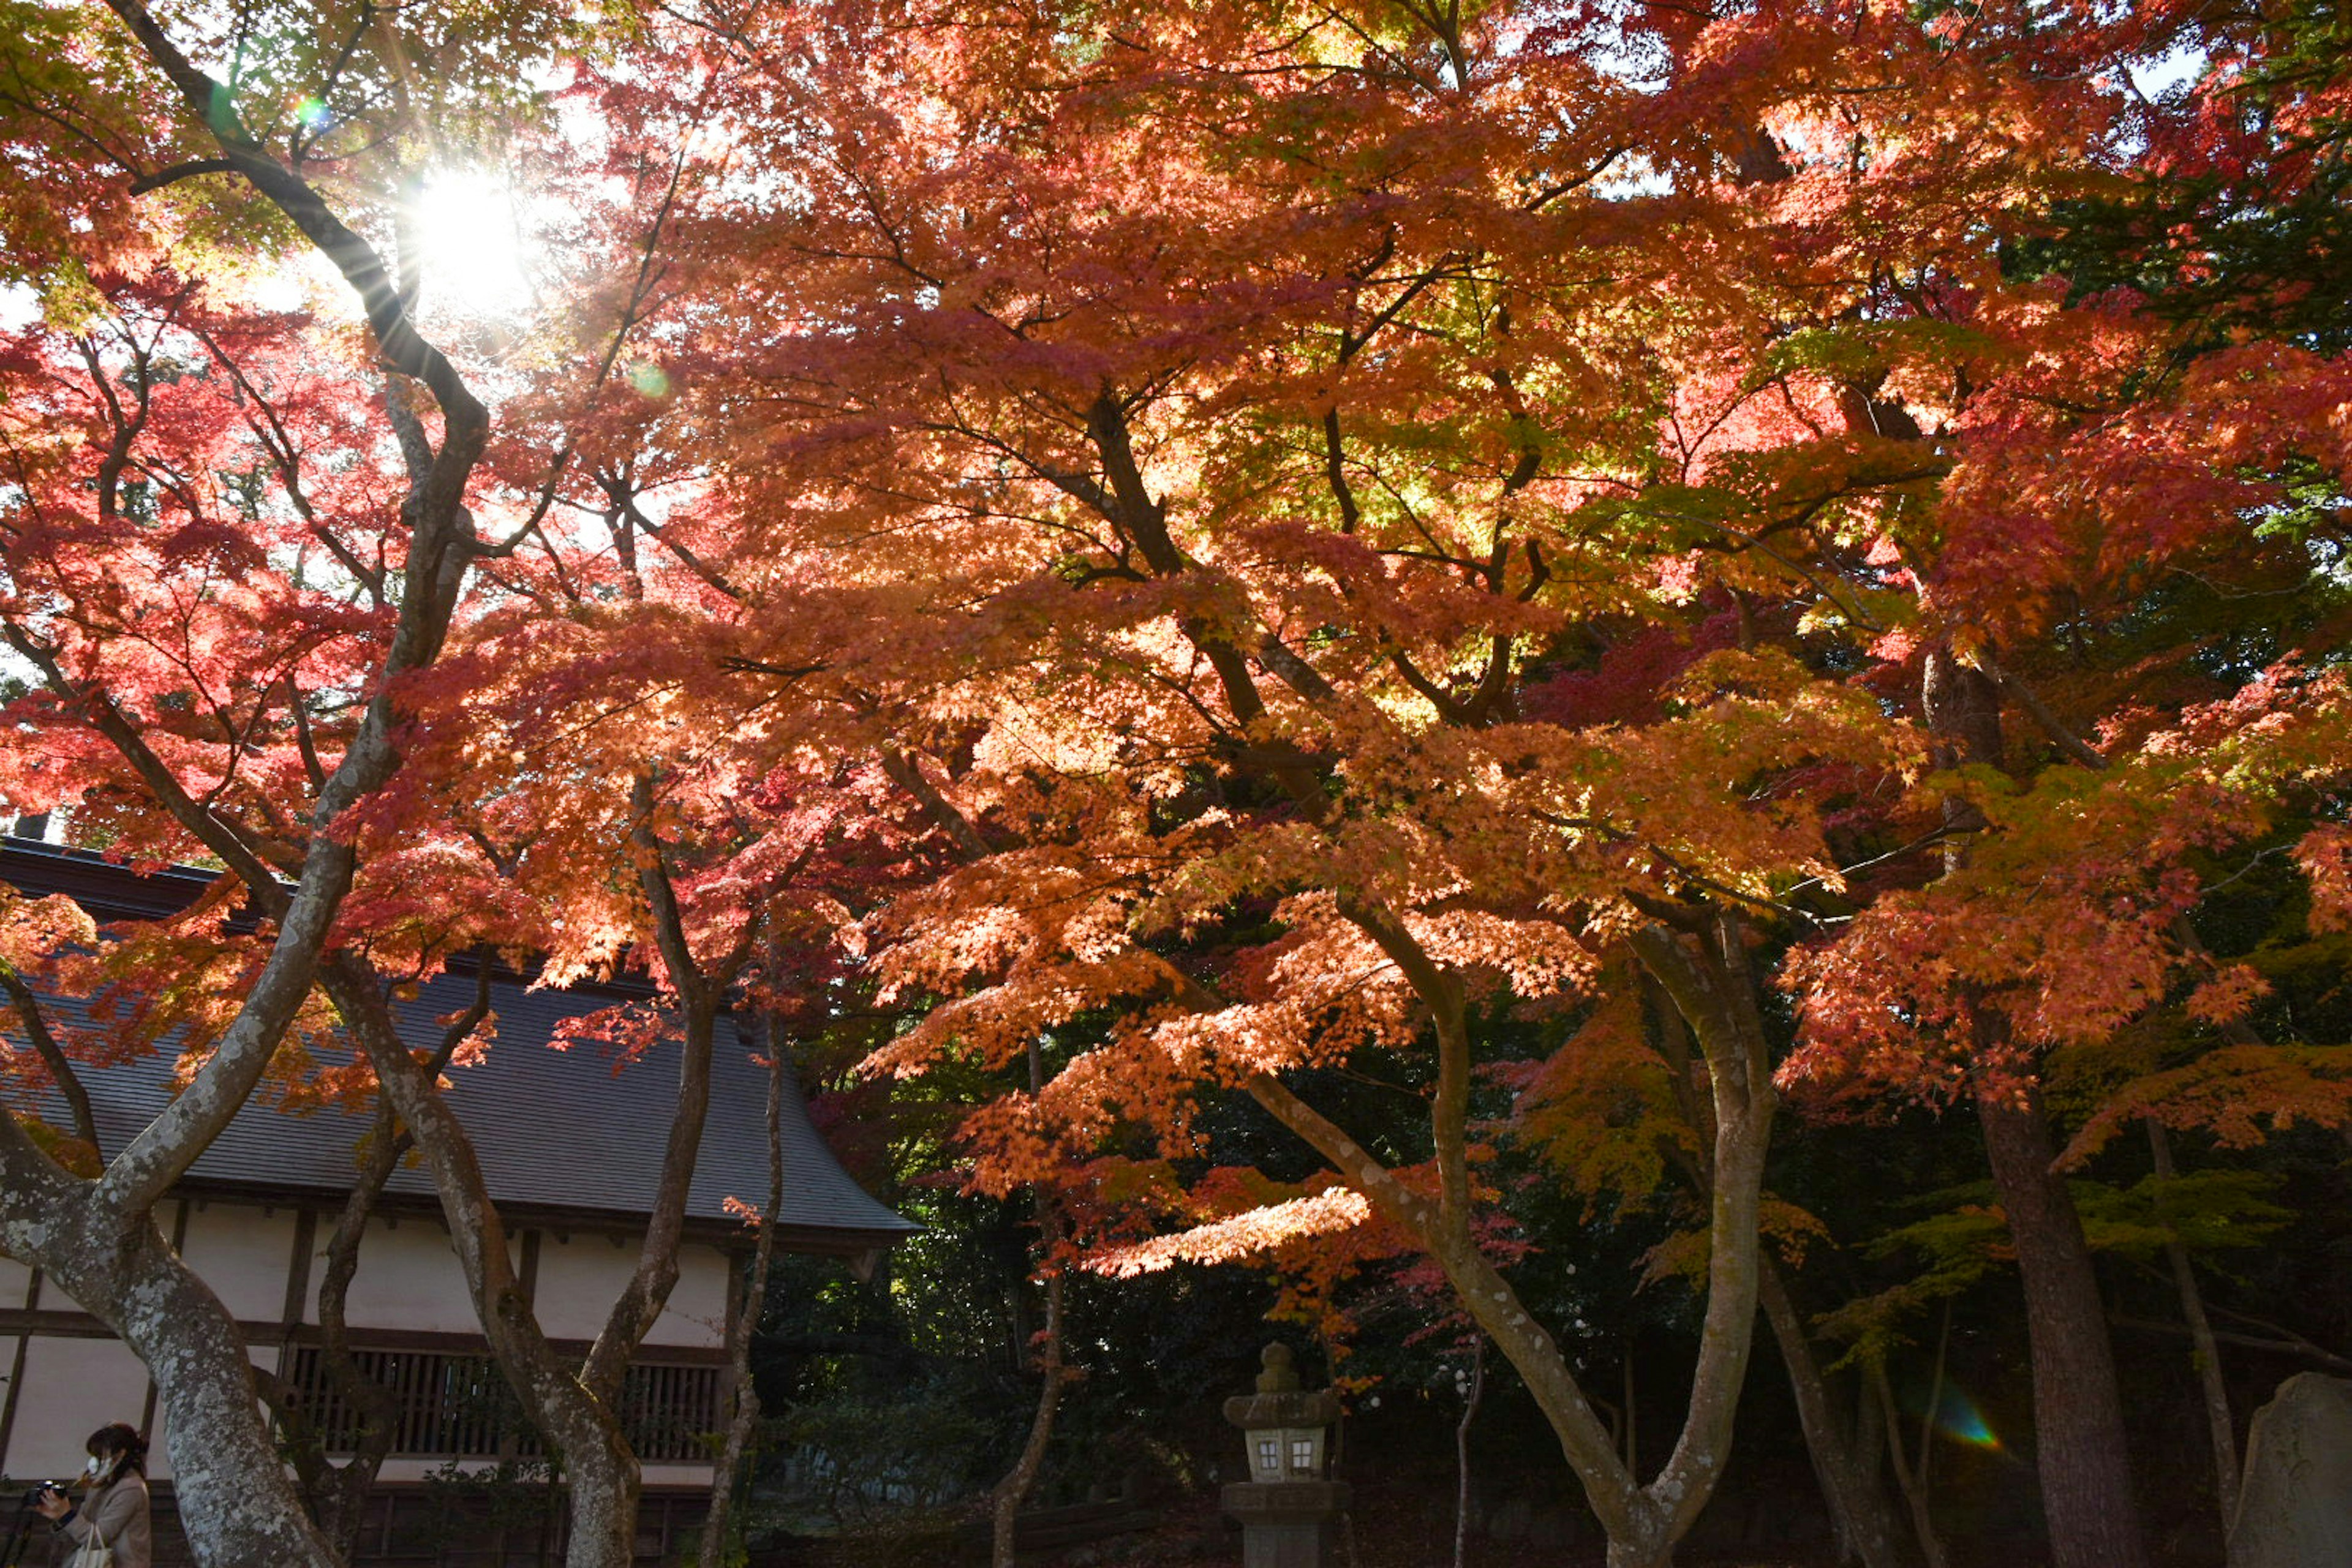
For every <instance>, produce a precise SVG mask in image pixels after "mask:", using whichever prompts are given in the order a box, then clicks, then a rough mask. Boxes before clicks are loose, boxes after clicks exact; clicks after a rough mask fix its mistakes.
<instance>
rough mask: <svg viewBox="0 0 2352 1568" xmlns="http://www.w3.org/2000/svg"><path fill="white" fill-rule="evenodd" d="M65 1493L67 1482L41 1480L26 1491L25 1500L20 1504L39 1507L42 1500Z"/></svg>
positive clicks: (61, 1495)
mask: <svg viewBox="0 0 2352 1568" xmlns="http://www.w3.org/2000/svg"><path fill="white" fill-rule="evenodd" d="M65 1495H66V1484H65V1482H63V1481H41V1482H39V1483H37V1484H36V1485H35V1486H34V1487H33V1488H32V1489H31V1490H29V1491H27V1492H26V1494H25V1500H24V1502H23V1503H22V1504H21V1505H20V1506H22V1507H25V1508H38V1507H40V1506H41V1500H42V1499H44V1498H48V1497H63V1496H65Z"/></svg>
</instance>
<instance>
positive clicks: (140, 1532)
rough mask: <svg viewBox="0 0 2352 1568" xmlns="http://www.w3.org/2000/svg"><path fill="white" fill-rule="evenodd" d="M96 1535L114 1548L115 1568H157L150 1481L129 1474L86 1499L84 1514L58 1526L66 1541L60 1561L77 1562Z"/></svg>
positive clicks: (101, 1541) (137, 1475)
mask: <svg viewBox="0 0 2352 1568" xmlns="http://www.w3.org/2000/svg"><path fill="white" fill-rule="evenodd" d="M93 1532H95V1533H96V1535H97V1537H98V1539H99V1541H100V1543H102V1544H104V1545H107V1546H111V1547H112V1548H114V1568H154V1564H155V1528H154V1524H153V1522H152V1521H151V1520H150V1519H149V1518H148V1507H147V1478H146V1477H144V1476H142V1475H141V1474H140V1473H139V1472H138V1471H136V1470H125V1471H123V1472H122V1474H121V1475H119V1476H117V1477H115V1478H114V1479H113V1480H111V1481H109V1482H108V1483H107V1484H106V1485H104V1486H102V1487H100V1488H98V1489H96V1490H94V1491H92V1492H91V1493H90V1494H89V1496H88V1497H86V1498H84V1499H82V1502H81V1509H80V1510H79V1512H77V1513H76V1514H74V1516H73V1517H72V1518H70V1519H68V1520H67V1521H65V1522H64V1523H62V1524H60V1525H58V1533H59V1534H60V1535H62V1536H64V1537H65V1538H66V1542H63V1543H60V1544H59V1547H58V1554H59V1561H61V1562H64V1563H71V1562H73V1560H74V1555H75V1553H77V1552H79V1551H80V1550H81V1549H82V1547H83V1546H84V1545H85V1544H86V1543H87V1542H89V1539H90V1536H91V1534H92V1533H93ZM68 1543H69V1544H68Z"/></svg>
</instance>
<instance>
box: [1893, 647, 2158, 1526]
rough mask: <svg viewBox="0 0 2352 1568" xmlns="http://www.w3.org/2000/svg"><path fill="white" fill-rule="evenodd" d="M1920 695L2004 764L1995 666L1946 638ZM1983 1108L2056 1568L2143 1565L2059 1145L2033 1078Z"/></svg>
mask: <svg viewBox="0 0 2352 1568" xmlns="http://www.w3.org/2000/svg"><path fill="white" fill-rule="evenodd" d="M1920 699H1921V705H1922V707H1923V709H1924V710H1925V711H1926V714H1927V727H1928V729H1929V731H1931V732H1932V733H1933V734H1934V736H1935V738H1936V752H1937V762H1938V763H1940V764H1942V765H1945V766H1954V765H1958V764H1961V763H1977V764H1981V765H1984V766H1988V767H1999V766H2000V765H2001V762H2002V751H2003V747H2002V743H2001V723H2000V689H1999V687H1998V686H1997V685H1996V684H1995V683H1994V681H1993V679H1992V678H1991V677H1990V676H1989V675H1987V674H1986V673H1985V672H1984V671H1983V670H1981V669H1979V668H1975V667H1973V666H1971V665H1969V664H1966V663H1963V662H1962V661H1961V660H1960V659H1959V658H1957V657H1956V656H1955V655H1954V654H1953V653H1952V651H1951V650H1950V649H1949V648H1946V647H1938V648H1936V649H1933V650H1931V651H1930V652H1929V654H1928V655H1927V661H1926V664H1925V668H1924V669H1923V672H1922V679H1921V688H1920ZM1945 820H1946V822H1947V824H1948V826H1953V827H1958V828H1968V827H1973V826H1980V825H1981V822H1982V818H1981V816H1980V815H1979V814H1978V813H1977V812H1976V810H1975V808H1974V807H1972V806H1969V805H1965V804H1964V803H1961V802H1958V801H1953V802H1950V803H1948V805H1946V808H1945ZM1966 854H1967V851H1966V849H1965V847H1963V846H1962V845H1961V844H1959V843H1958V842H1957V841H1956V842H1954V843H1953V844H1951V845H1949V846H1948V847H1947V848H1946V850H1945V855H1946V861H1947V864H1948V866H1958V864H1959V863H1960V862H1961V861H1962V860H1963V859H1965V858H1966ZM2006 1028H2007V1020H2006V1019H2005V1018H2004V1017H2002V1016H2000V1015H1999V1014H1997V1013H1994V1012H1992V1011H1990V1010H1989V1009H1988V1010H1984V1011H1980V1012H1979V1016H1978V1022H1977V1026H1976V1034H1977V1038H1976V1040H1975V1042H1974V1043H1975V1045H1976V1047H1977V1050H1978V1054H1979V1057H1980V1058H1982V1057H1985V1056H1989V1055H1990V1054H1991V1051H1990V1047H1993V1046H1995V1045H1999V1044H2001V1043H2003V1040H2004V1036H2005V1031H2006ZM1977 1111H1978V1117H1979V1121H1980V1122H1981V1123H1982V1125H1983V1127H1984V1135H1985V1152H1986V1154H1987V1155H1988V1157H1989V1158H1990V1161H1991V1163H1992V1178H1993V1185H1994V1187H1995V1189H1996V1190H1997V1191H1998V1192H1999V1193H2000V1202H2001V1206H2002V1208H2003V1209H2004V1210H2006V1211H2007V1213H2008V1215H2009V1226H2010V1234H2011V1239H2012V1240H2013V1241H2014V1243H2015V1244H2016V1247H2017V1264H2018V1271H2019V1273H2020V1274H2021V1276H2022V1277H2023V1279H2024V1285H2025V1326H2026V1335H2027V1339H2028V1341H2029V1342H2030V1344H2031V1346H2032V1358H2033V1426H2034V1435H2035V1443H2036V1460H2037V1468H2038V1470H2039V1472H2040V1475H2041V1478H2042V1510H2043V1512H2044V1513H2045V1515H2046V1516H2047V1518H2048V1520H2049V1523H2050V1547H2051V1552H2052V1553H2053V1557H2054V1559H2055V1561H2056V1564H2057V1568H2140V1565H2141V1564H2143V1563H2146V1562H2147V1548H2146V1546H2145V1544H2144V1543H2143V1542H2142V1541H2141V1539H2140V1531H2139V1519H2138V1514H2137V1510H2136V1509H2135V1507H2134V1504H2133V1500H2132V1488H2131V1467H2130V1461H2129V1458H2128V1457H2127V1454H2126V1447H2125V1428H2124V1416H2123V1396H2122V1394H2121V1393H2120V1391H2119V1390H2118V1389H2117V1388H2116V1366H2115V1352H2114V1350H2113V1347H2112V1346H2110V1345H2109V1343H2108V1342H2107V1323H2106V1315H2105V1309H2104V1308H2103V1307H2102V1305H2101V1303H2100V1300H2099V1283H2098V1279H2097V1277H2096V1275H2095V1274H2094V1273H2093V1271H2092V1268H2091V1251H2090V1247H2089V1245H2088V1244H2087V1243H2086V1242H2085V1241H2084V1239H2083V1222H2082V1219H2081V1217H2080V1216H2079V1215H2076V1214H2075V1212H2074V1200H2073V1199H2072V1198H2071V1197H2069V1196H2068V1195H2067V1192H2066V1184H2065V1183H2063V1181H2061V1180H2059V1178H2058V1177H2057V1176H2055V1175H2054V1174H2053V1173H2052V1172H2051V1169H2050V1166H2051V1163H2052V1162H2053V1160H2054V1159H2055V1158H2056V1151H2055V1150H2054V1149H2053V1147H2052V1145H2051V1140H2050V1128H2049V1124H2048V1123H2047V1122H2046V1121H2044V1120H2043V1117H2042V1101H2041V1094H2040V1091H2039V1089H2035V1088H2032V1087H2030V1086H2029V1087H2028V1088H2026V1089H2024V1090H2023V1091H2022V1095H2021V1097H2019V1096H2017V1095H2015V1094H2013V1093H2012V1092H2011V1090H2009V1089H2006V1088H1998V1089H1994V1090H1993V1091H1991V1092H1986V1091H1983V1090H1979V1093H1978V1095H1977ZM1921 1458H1922V1462H1923V1463H1924V1462H1925V1458H1926V1457H1925V1456H1924V1455H1922V1456H1921Z"/></svg>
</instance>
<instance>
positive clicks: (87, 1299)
mask: <svg viewBox="0 0 2352 1568" xmlns="http://www.w3.org/2000/svg"><path fill="white" fill-rule="evenodd" d="M43 1267H44V1269H45V1271H46V1273H47V1277H48V1278H49V1279H52V1280H54V1281H55V1282H56V1283H57V1285H58V1288H59V1289H62V1290H64V1291H65V1292H66V1294H67V1295H68V1296H70V1297H72V1298H73V1299H74V1300H76V1301H78V1302H79V1303H80V1304H81V1306H82V1307H83V1309H84V1310H87V1311H89V1313H90V1315H91V1316H93V1317H95V1318H97V1319H98V1320H99V1321H101V1322H103V1323H105V1324H106V1326H107V1327H108V1328H110V1329H111V1330H113V1331H115V1333H117V1334H118V1335H120V1336H121V1339H122V1342H124V1343H125V1344H127V1345H128V1346H130V1348H131V1350H132V1351H133V1352H136V1353H137V1355H138V1356H139V1358H140V1359H141V1360H142V1361H143V1362H145V1363H147V1364H148V1365H149V1366H150V1367H152V1368H153V1369H155V1389H156V1395H157V1398H158V1400H159V1401H160V1402H161V1405H162V1407H163V1417H164V1425H165V1427H166V1429H167V1431H168V1433H169V1438H168V1441H167V1444H166V1447H167V1450H168V1451H169V1453H170V1454H171V1457H172V1474H173V1492H174V1495H175V1496H176V1498H177V1500H178V1505H179V1510H180V1519H181V1523H182V1525H183V1527H184V1529H185V1531H186V1532H187V1537H188V1545H189V1549H190V1550H191V1551H192V1552H194V1556H195V1559H196V1562H197V1563H198V1564H199V1568H251V1565H252V1564H254V1563H271V1564H273V1565H274V1564H280V1563H282V1564H286V1565H287V1568H339V1565H340V1563H341V1558H340V1557H338V1555H337V1554H336V1552H335V1551H334V1550H333V1548H332V1547H331V1546H330V1545H329V1544H328V1542H327V1540H326V1538H325V1537H324V1536H322V1535H321V1534H320V1532H319V1531H318V1529H317V1528H316V1527H315V1526H314V1525H312V1523H311V1522H310V1518H309V1516H308V1515H307V1514H305V1513H304V1512H303V1510H302V1505H301V1501H300V1500H299V1497H298V1496H297V1495H296V1493H295V1489H294V1487H293V1485H292V1482H291V1480H290V1479H289V1477H288V1475H287V1472H286V1467H285V1465H284V1463H283V1462H282V1461H281V1460H280V1459H279V1458H278V1447H277V1444H276V1443H275V1442H274V1441H273V1440H272V1438H271V1435H270V1431H269V1424H268V1420H267V1419H266V1418H265V1417H264V1416H263V1415H262V1410H261V1402H260V1400H259V1398H258V1396H257V1394H256V1392H255V1389H254V1383H253V1375H252V1361H251V1358H250V1354H249V1352H248V1350H247V1345H246V1342H245V1336H244V1335H243V1334H241V1333H239V1332H238V1331H237V1327H236V1321H235V1320H234V1319H232V1318H231V1317H230V1316H229V1314H228V1310H227V1309H226V1308H225V1307H223V1306H222V1305H221V1302H220V1299H219V1298H218V1297H216V1296H215V1295H214V1294H213V1292H212V1290H211V1289H210V1288H209V1287H208V1286H206V1285H205V1282H204V1281H203V1280H202V1279H198V1278H197V1277H196V1276H195V1275H194V1273H193V1272H191V1271H190V1270H189V1268H188V1267H187V1266H186V1265H185V1264H184V1263H182V1262H181V1261H180V1259H179V1257H178V1255H177V1254H175V1253H174V1252H173V1250H172V1247H171V1244H170V1243H168V1242H166V1241H165V1240H164V1239H163V1235H162V1233H161V1232H160V1231H158V1230H157V1229H156V1228H155V1226H154V1224H153V1222H152V1220H145V1219H142V1221H141V1222H140V1223H139V1224H138V1225H137V1226H135V1227H133V1228H132V1229H131V1230H130V1231H129V1232H127V1233H126V1234H124V1235H122V1236H121V1237H115V1238H89V1239H86V1240H81V1241H79V1243H78V1244H77V1243H73V1242H69V1243H68V1244H67V1245H66V1246H63V1247H56V1248H53V1249H50V1251H49V1256H48V1258H47V1260H46V1261H45V1263H44V1265H43ZM116 1414H127V1413H121V1412H119V1413H116ZM95 1424H96V1423H95V1422H94V1421H93V1423H92V1425H95Z"/></svg>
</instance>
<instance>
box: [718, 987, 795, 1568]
mask: <svg viewBox="0 0 2352 1568" xmlns="http://www.w3.org/2000/svg"><path fill="white" fill-rule="evenodd" d="M753 1017H754V1018H758V1015H756V1014H755V1015H753ZM737 1028H738V1029H739V1030H741V1031H743V1032H745V1033H747V1034H748V1033H752V1032H756V1033H757V1034H759V1035H760V1036H762V1037H764V1038H762V1039H761V1040H760V1041H759V1042H758V1043H759V1044H761V1045H764V1046H765V1047H766V1048H767V1053H768V1206H767V1207H766V1208H764V1209H761V1211H760V1239H759V1241H758V1242H757V1243H756V1244H755V1245H754V1246H753V1247H752V1250H751V1280H750V1282H749V1283H748V1285H747V1286H746V1287H745V1289H744V1291H743V1307H742V1311H741V1314H740V1316H739V1317H738V1318H737V1319H736V1320H735V1326H734V1331H733V1332H732V1333H730V1335H729V1336H728V1343H727V1361H728V1364H729V1366H730V1369H731V1373H732V1376H733V1378H734V1383H735V1398H734V1403H733V1407H732V1408H731V1409H730V1411H729V1412H728V1415H727V1437H726V1441H725V1442H724V1443H723V1444H722V1445H721V1446H720V1447H719V1460H718V1463H717V1464H715V1465H713V1466H712V1467H711V1472H710V1511H709V1514H707V1515H705V1516H704V1518H703V1521H702V1551H701V1554H700V1563H701V1568H724V1564H725V1563H726V1561H727V1552H728V1546H729V1542H728V1536H729V1534H730V1531H731V1529H732V1526H733V1523H734V1521H733V1518H732V1514H733V1510H734V1506H735V1488H736V1485H737V1482H738V1479H739V1478H740V1474H741V1472H742V1468H743V1456H744V1454H745V1453H746V1452H747V1451H748V1450H749V1449H750V1447H751V1433H752V1431H753V1430H754V1429H755V1428H756V1427H757V1426H758V1425H759V1420H760V1390H759V1387H758V1385H757V1384H754V1383H753V1382H752V1381H751V1341H752V1339H753V1337H754V1336H755V1335H757V1334H758V1332H759V1331H760V1316H761V1313H762V1312H763V1311H765V1310H767V1304H768V1270H769V1269H770V1268H772V1267H773V1266H774V1263H775V1257H776V1215H779V1214H781V1213H782V1212H783V1207H784V1121H783V1117H784V1074H785V1073H786V1072H787V1071H788V1070H790V1069H789V1068H788V1067H787V1066H786V1058H785V1056H784V1048H783V1046H782V1042H781V1041H779V1040H778V1039H777V1038H776V1031H775V1029H774V1027H773V1026H772V1025H770V1024H768V1023H767V1022H766V1020H764V1019H760V1020H759V1021H758V1022H756V1023H753V1024H751V1025H750V1026H748V1027H747V1026H745V1025H744V1024H743V1023H742V1022H741V1021H740V1020H739V1021H738V1024H737ZM745 1043H746V1044H751V1043H752V1042H751V1041H750V1040H747V1041H746V1042H745Z"/></svg>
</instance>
